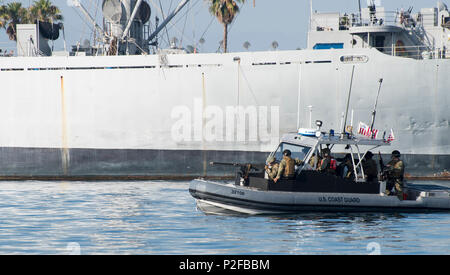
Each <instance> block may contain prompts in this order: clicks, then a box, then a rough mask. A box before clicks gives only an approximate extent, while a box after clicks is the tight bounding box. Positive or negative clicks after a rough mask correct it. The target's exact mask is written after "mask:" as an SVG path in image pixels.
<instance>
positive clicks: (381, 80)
mask: <svg viewBox="0 0 450 275" xmlns="http://www.w3.org/2000/svg"><path fill="white" fill-rule="evenodd" d="M378 82H379V83H380V84H379V85H378V93H377V98H376V99H375V106H374V107H373V111H372V123H371V124H370V130H371V131H372V138H374V136H375V134H374V131H373V125H374V124H375V116H376V114H377V105H378V97H379V96H380V91H381V84H383V78H380V79H379V80H378Z"/></svg>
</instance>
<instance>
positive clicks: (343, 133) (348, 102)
mask: <svg viewBox="0 0 450 275" xmlns="http://www.w3.org/2000/svg"><path fill="white" fill-rule="evenodd" d="M354 74H355V65H353V67H352V78H351V80H350V89H349V90H348V98H347V107H346V110H345V118H344V128H343V129H342V137H343V136H344V135H345V128H346V127H347V116H348V107H349V105H350V96H351V94H352V86H353V75H354Z"/></svg>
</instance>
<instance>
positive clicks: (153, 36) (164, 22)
mask: <svg viewBox="0 0 450 275" xmlns="http://www.w3.org/2000/svg"><path fill="white" fill-rule="evenodd" d="M188 2H189V0H183V1H181V2H180V4H179V5H178V7H177V8H176V9H175V10H174V11H173V12H172V13H171V14H169V16H167V18H166V20H164V21H163V22H162V23H161V25H160V26H159V27H158V28H157V29H156V30H155V31H154V32H153V33H152V34H151V35H150V37H149V38H148V41H149V42H150V41H152V40H153V38H155V37H156V36H157V35H158V33H159V32H161V31H162V30H163V29H164V28H165V27H166V25H167V24H168V23H169V22H170V21H171V20H172V18H173V17H174V16H175V15H177V14H178V13H179V12H180V11H181V10H182V9H183V7H184V6H186V4H187V3H188Z"/></svg>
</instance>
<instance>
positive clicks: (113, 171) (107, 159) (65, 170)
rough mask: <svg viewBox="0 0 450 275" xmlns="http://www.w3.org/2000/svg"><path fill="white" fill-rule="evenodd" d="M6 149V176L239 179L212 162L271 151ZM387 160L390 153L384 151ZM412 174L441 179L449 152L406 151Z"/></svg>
mask: <svg viewBox="0 0 450 275" xmlns="http://www.w3.org/2000/svg"><path fill="white" fill-rule="evenodd" d="M68 154H69V155H68V158H67V161H62V160H64V159H65V153H64V150H63V149H52V148H0V167H1V172H0V179H74V180H90V179H92V180H95V179H193V178H196V177H199V176H202V177H210V178H230V177H234V172H235V171H234V168H232V167H221V166H211V165H209V163H210V162H212V161H215V162H228V163H234V162H239V163H253V164H264V163H265V160H266V158H267V155H268V152H267V153H266V152H248V151H210V150H209V151H200V150H198V151H194V150H145V149H134V150H125V149H69V150H68ZM382 157H383V159H384V160H385V163H386V162H387V160H389V157H390V156H389V155H383V156H382ZM403 159H404V160H405V162H406V163H407V177H430V178H438V177H439V176H441V175H440V172H441V171H444V170H445V169H448V167H450V156H448V155H417V154H415V155H404V156H403Z"/></svg>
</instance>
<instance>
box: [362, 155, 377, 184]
mask: <svg viewBox="0 0 450 275" xmlns="http://www.w3.org/2000/svg"><path fill="white" fill-rule="evenodd" d="M372 157H373V153H372V152H370V151H368V152H367V153H366V155H365V156H364V159H363V161H362V167H363V169H364V175H365V176H366V178H367V182H377V179H378V178H377V177H378V167H377V163H376V162H375V160H374V159H372Z"/></svg>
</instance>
